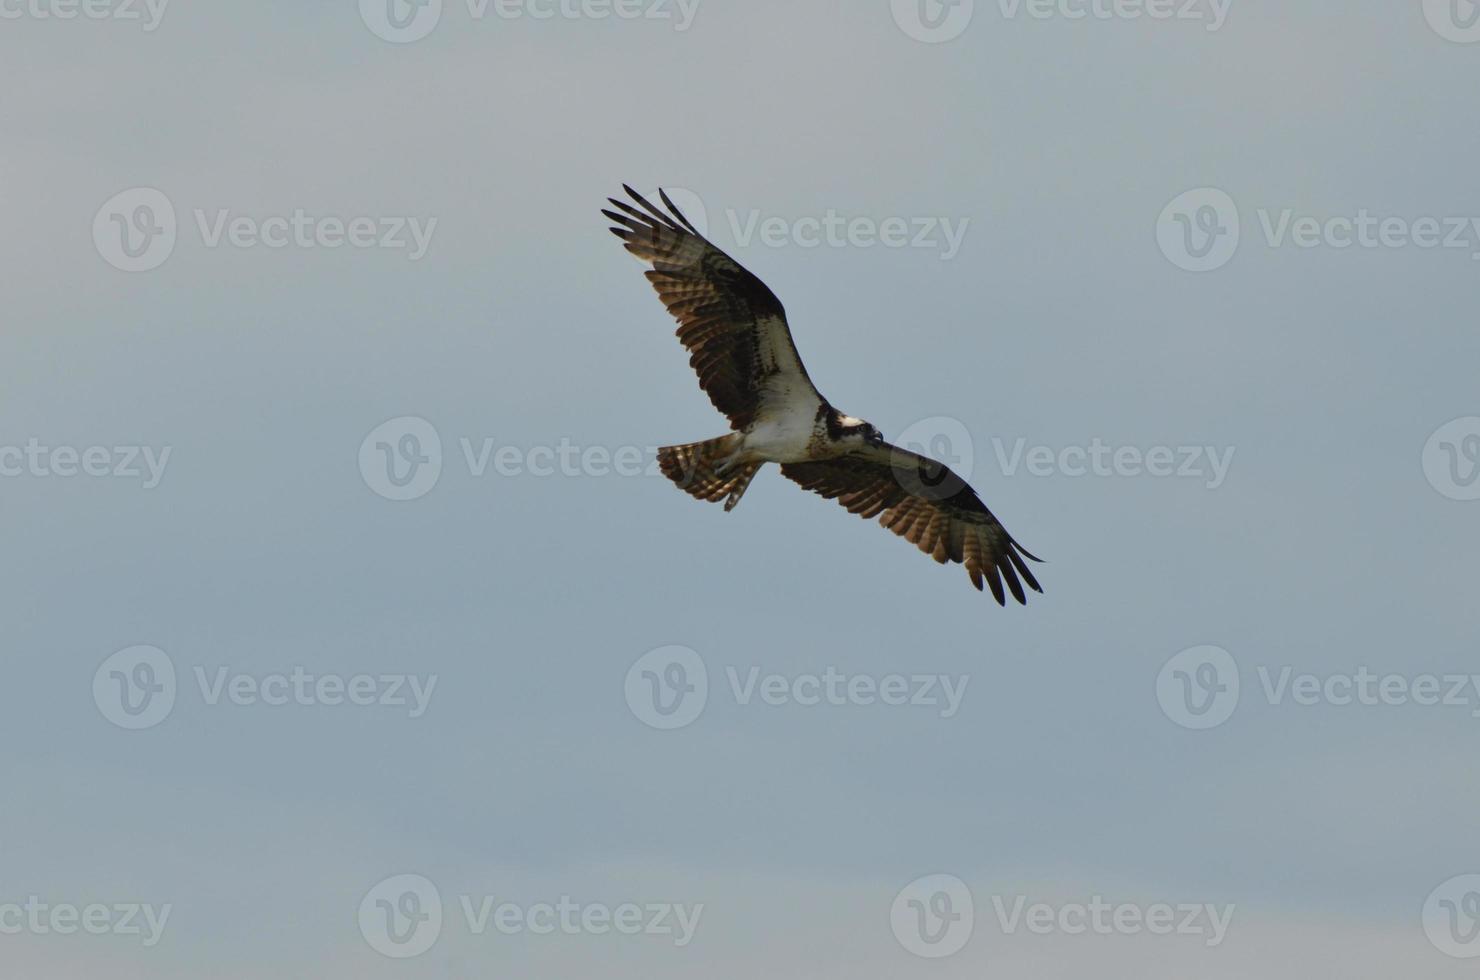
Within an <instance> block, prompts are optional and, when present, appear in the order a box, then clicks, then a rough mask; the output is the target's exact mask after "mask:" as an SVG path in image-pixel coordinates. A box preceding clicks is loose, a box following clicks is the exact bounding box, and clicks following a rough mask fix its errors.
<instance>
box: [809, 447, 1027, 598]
mask: <svg viewBox="0 0 1480 980" xmlns="http://www.w3.org/2000/svg"><path fill="white" fill-rule="evenodd" d="M781 472H782V473H783V474H784V475H785V476H786V477H788V478H789V479H792V480H795V481H796V482H797V483H798V484H800V485H801V486H802V487H803V488H804V489H806V490H811V491H813V492H815V493H818V494H821V495H822V496H824V497H826V498H828V499H829V500H836V501H837V502H838V503H840V504H842V505H843V506H844V507H846V508H848V510H849V512H850V513H854V514H857V515H859V516H860V517H865V518H869V517H878V518H879V523H880V524H882V525H883V526H884V527H887V528H888V529H889V530H891V531H893V532H894V533H895V534H897V535H899V536H900V537H902V538H904V539H905V540H906V541H910V542H912V543H914V544H915V545H916V546H917V547H918V548H919V549H920V550H921V551H923V552H925V553H926V554H928V555H930V556H932V557H933V558H934V559H935V560H936V561H938V562H941V563H945V562H947V561H951V562H958V563H961V564H964V565H965V566H966V573H967V574H968V575H970V576H971V583H972V584H973V585H975V586H976V588H977V590H978V591H980V590H981V589H982V586H983V584H984V583H985V584H986V585H987V586H988V587H990V588H991V590H992V595H993V596H994V597H996V599H997V602H998V603H999V604H1001V605H1006V604H1007V596H1006V592H1011V593H1012V596H1013V598H1014V599H1016V600H1017V601H1018V602H1020V603H1023V604H1026V603H1027V594H1026V593H1025V592H1024V590H1023V585H1024V583H1026V584H1027V586H1028V588H1030V589H1032V590H1033V591H1035V592H1042V591H1043V589H1042V588H1040V587H1039V585H1038V580H1037V579H1035V578H1034V577H1033V573H1032V572H1031V571H1029V570H1028V566H1027V564H1026V563H1025V562H1024V561H1023V559H1024V558H1027V559H1030V560H1032V561H1038V560H1039V559H1037V558H1034V557H1033V555H1031V554H1030V553H1029V552H1027V551H1026V550H1024V549H1023V547H1022V546H1021V545H1019V544H1018V543H1017V542H1016V541H1014V540H1013V539H1012V535H1010V534H1008V533H1007V529H1006V528H1004V527H1003V526H1002V524H1001V522H999V521H998V520H997V518H995V517H993V516H992V512H991V511H989V510H987V507H986V505H985V504H983V503H982V501H981V498H980V497H978V496H977V495H976V491H974V490H972V489H971V487H969V486H967V484H966V481H964V480H962V479H961V478H960V477H958V476H956V474H955V473H953V472H952V471H951V470H950V468H949V467H947V466H945V465H944V464H942V463H937V462H936V461H935V460H933V459H927V458H926V457H924V456H920V455H919V454H917V453H912V452H909V451H908V450H905V449H900V448H898V447H897V446H891V445H888V444H885V445H883V446H879V447H877V448H874V449H869V450H865V451H861V452H857V453H851V454H849V455H847V456H842V457H839V458H838V459H829V460H819V461H816V462H808V463H783V464H782V466H781ZM1004 581H1005V582H1006V584H1007V588H1006V590H1005V591H1004V589H1003V582H1004Z"/></svg>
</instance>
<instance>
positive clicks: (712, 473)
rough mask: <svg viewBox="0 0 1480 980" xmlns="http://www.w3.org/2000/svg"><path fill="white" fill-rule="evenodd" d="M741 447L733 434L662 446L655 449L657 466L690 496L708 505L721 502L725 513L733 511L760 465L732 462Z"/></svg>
mask: <svg viewBox="0 0 1480 980" xmlns="http://www.w3.org/2000/svg"><path fill="white" fill-rule="evenodd" d="M740 448H741V436H740V434H739V433H736V432H732V433H730V434H729V435H726V436H720V437H719V438H718V439H707V440H705V441H704V442H690V443H686V444H685V445H682V446H664V447H662V448H661V449H659V450H658V466H659V468H661V469H662V470H663V475H664V476H666V477H668V479H670V480H672V481H673V482H674V484H676V485H677V486H678V488H679V489H680V490H682V491H684V492H685V493H687V494H689V495H690V496H693V497H697V498H699V499H700V500H707V501H709V502H711V503H718V502H719V501H721V500H723V501H724V502H725V510H727V511H729V510H734V509H735V505H736V504H738V503H739V502H740V497H741V496H742V495H743V494H744V493H745V489H746V487H749V486H750V481H751V480H752V479H754V478H755V475H756V473H758V472H759V471H760V468H761V466H762V465H763V464H762V463H741V462H737V461H734V460H733V456H734V454H735V453H737V452H738V451H739V450H740Z"/></svg>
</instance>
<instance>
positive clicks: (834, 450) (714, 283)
mask: <svg viewBox="0 0 1480 980" xmlns="http://www.w3.org/2000/svg"><path fill="white" fill-rule="evenodd" d="M622 187H623V189H624V190H626V192H627V193H628V194H629V195H631V197H632V200H633V201H634V202H636V204H637V205H638V206H639V207H640V210H639V207H633V206H632V205H631V204H627V203H626V202H623V201H618V200H617V199H615V198H608V200H609V201H610V202H611V203H612V206H613V207H615V208H616V209H617V210H616V211H608V210H603V211H602V212H601V213H602V214H604V215H606V216H607V217H608V218H610V219H611V220H612V221H613V222H614V223H615V224H616V227H613V228H612V229H611V231H612V233H613V234H615V235H616V236H617V237H618V238H620V239H621V240H622V242H623V243H624V244H625V245H626V248H627V251H629V252H631V253H632V254H634V255H636V256H637V257H638V258H639V259H642V260H643V261H644V262H645V263H650V264H651V265H652V269H651V270H650V271H649V272H648V273H647V277H648V280H649V281H650V282H651V283H652V284H653V286H654V288H656V289H657V291H658V296H659V298H660V299H662V301H663V304H664V305H665V306H666V307H667V308H668V312H669V313H671V314H672V315H673V316H674V318H675V319H676V320H678V339H679V340H680V341H682V343H683V345H684V347H685V348H687V349H688V351H689V354H690V359H689V363H690V364H691V365H693V368H694V370H695V371H697V372H698V374H699V385H700V387H702V388H703V389H704V391H705V393H707V394H708V395H709V400H710V401H711V402H713V403H714V407H715V408H717V409H719V410H720V411H721V412H723V413H724V414H725V415H726V416H728V417H729V420H730V428H731V430H732V431H731V432H730V433H729V434H727V435H723V436H720V437H719V438H718V439H709V440H707V441H705V442H694V443H689V444H687V445H683V446H665V447H663V448H662V449H659V450H658V463H659V465H660V466H661V468H662V470H663V473H664V475H665V476H667V477H668V478H669V479H670V480H672V481H673V482H674V483H675V484H677V485H678V486H679V487H680V488H681V489H682V490H684V491H685V492H687V493H689V494H690V495H692V496H694V497H697V498H699V499H700V500H708V501H713V502H718V501H721V500H723V501H724V502H725V510H726V511H728V510H731V509H732V508H733V507H734V506H735V505H736V504H737V503H739V502H740V497H741V495H743V494H744V493H745V490H746V488H747V487H749V486H750V481H751V480H752V479H754V478H755V475H756V473H757V472H758V471H759V470H760V468H761V467H762V466H764V465H765V464H766V463H779V464H780V465H781V473H782V475H783V476H785V477H787V478H788V479H790V480H794V481H795V482H796V483H798V484H800V485H801V486H802V487H803V488H804V489H807V490H812V491H814V492H816V493H819V494H821V495H822V496H823V497H826V498H828V499H829V500H836V501H838V503H840V504H842V505H843V506H844V507H846V508H848V510H849V511H850V512H851V513H854V514H857V515H859V516H860V517H864V518H871V517H878V518H879V523H880V524H882V525H883V526H884V527H886V528H888V529H889V530H891V531H893V532H894V533H895V534H897V535H899V536H900V537H902V538H905V539H906V540H908V541H911V542H913V543H914V544H915V545H917V546H918V547H919V548H920V550H921V551H923V552H925V553H926V554H928V555H930V556H932V557H933V558H934V559H935V560H936V561H938V562H940V563H942V564H944V563H945V562H947V561H952V562H959V563H961V564H964V565H965V566H966V573H967V574H968V575H969V576H971V583H972V584H973V585H975V586H976V588H977V591H981V590H982V586H983V585H984V584H985V585H987V586H989V587H990V588H991V590H992V595H993V596H995V597H996V599H997V602H998V603H999V604H1000V605H1006V604H1007V599H1006V593H1005V592H1004V590H1003V581H1004V580H1005V581H1006V583H1007V591H1010V592H1011V593H1012V595H1013V598H1015V599H1016V600H1017V601H1018V602H1020V603H1026V602H1027V599H1026V596H1025V593H1024V591H1023V585H1024V584H1025V583H1026V585H1027V586H1028V588H1030V589H1033V590H1034V591H1035V592H1042V591H1043V589H1042V588H1040V587H1039V585H1038V581H1037V580H1036V579H1035V578H1033V573H1032V572H1030V571H1029V570H1028V566H1027V565H1026V564H1025V563H1024V561H1023V559H1024V558H1027V559H1030V560H1032V561H1039V560H1040V559H1038V558H1035V557H1034V556H1033V555H1032V554H1030V553H1029V552H1028V551H1026V550H1025V549H1024V548H1023V547H1022V546H1021V545H1019V544H1018V543H1017V542H1016V541H1014V540H1013V538H1012V535H1010V534H1008V533H1007V529H1006V528H1004V527H1003V526H1002V524H1001V522H999V521H998V520H997V518H995V517H993V516H992V512H991V511H989V510H987V508H986V505H985V504H983V503H982V502H981V498H979V497H978V496H977V495H976V493H975V491H973V490H972V489H971V487H969V486H967V484H966V482H965V481H964V480H962V479H961V478H960V477H958V476H956V474H955V473H952V472H951V470H950V469H949V468H947V467H946V466H945V465H944V464H943V463H939V462H936V461H935V460H933V459H929V458H927V457H924V456H921V455H919V454H917V453H913V452H910V451H908V450H906V449H901V448H899V447H898V446H892V445H890V444H889V443H887V442H885V441H884V437H883V436H882V435H880V434H879V430H878V429H876V428H874V427H873V426H872V425H870V424H869V423H867V422H865V421H864V420H863V419H856V418H853V417H852V416H849V415H844V414H842V413H841V412H839V411H838V410H837V409H835V408H833V407H832V405H831V404H829V402H828V400H827V399H826V398H824V397H822V395H821V394H819V393H818V391H817V389H816V388H815V387H813V385H812V380H811V378H809V377H808V376H807V369H806V368H805V367H803V366H802V359H801V357H800V355H798V354H797V349H796V344H795V343H793V342H792V339H791V328H790V327H788V326H787V323H786V312H785V311H784V310H783V309H782V307H781V301H780V300H778V299H777V298H776V295H775V294H774V293H772V292H771V290H770V289H768V288H766V284H765V283H763V282H761V281H760V280H759V279H757V278H756V277H755V276H754V275H752V274H751V273H749V272H747V271H746V270H745V269H744V268H743V267H742V266H741V265H740V264H739V263H738V262H736V261H735V260H734V259H732V258H730V257H729V256H728V255H726V254H725V253H724V252H722V251H720V250H719V249H718V248H715V247H714V245H712V244H711V243H710V242H709V241H707V240H706V239H705V238H704V236H703V235H701V234H699V231H698V229H696V228H695V227H694V226H693V225H692V224H690V223H689V220H688V219H687V218H685V217H684V216H683V213H682V212H680V211H679V210H678V208H677V207H675V206H674V204H673V202H672V201H671V200H670V199H669V198H668V195H667V194H666V193H664V192H663V191H661V190H659V192H658V193H659V195H660V197H661V198H662V201H663V203H664V205H666V206H667V208H668V212H669V213H666V214H665V213H664V212H663V211H662V210H660V209H659V208H657V207H654V206H653V205H652V204H650V203H648V201H647V200H645V199H644V198H643V197H642V195H640V194H638V193H637V192H636V191H634V190H633V189H632V188H631V187H628V186H627V185H625V184H623V185H622Z"/></svg>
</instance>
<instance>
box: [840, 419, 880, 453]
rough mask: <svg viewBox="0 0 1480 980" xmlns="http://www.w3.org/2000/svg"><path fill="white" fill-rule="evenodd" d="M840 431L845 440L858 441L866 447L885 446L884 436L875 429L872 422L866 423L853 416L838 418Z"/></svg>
mask: <svg viewBox="0 0 1480 980" xmlns="http://www.w3.org/2000/svg"><path fill="white" fill-rule="evenodd" d="M838 430H839V433H838V434H839V436H840V437H841V438H843V439H848V440H857V441H858V442H860V443H862V444H863V445H865V446H882V445H884V434H883V433H881V432H880V431H879V430H878V429H876V428H874V425H873V423H872V422H865V421H864V420H863V419H856V418H854V417H853V416H851V415H840V416H838Z"/></svg>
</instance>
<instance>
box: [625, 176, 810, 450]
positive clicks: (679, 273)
mask: <svg viewBox="0 0 1480 980" xmlns="http://www.w3.org/2000/svg"><path fill="white" fill-rule="evenodd" d="M622 187H623V189H624V190H625V191H626V192H627V193H628V194H630V195H631V196H632V200H634V201H635V202H637V204H639V205H641V210H639V209H638V208H635V207H633V206H632V205H630V204H627V203H625V202H623V201H618V200H617V199H615V198H609V199H608V200H610V201H611V203H612V205H613V207H615V208H617V210H616V211H608V210H603V211H602V212H601V213H602V214H604V215H606V216H607V217H608V218H610V219H611V220H612V221H613V222H615V223H616V227H614V228H612V234H614V235H616V236H617V237H618V238H620V239H622V241H623V242H624V243H625V244H626V246H627V251H629V252H631V253H632V254H633V255H636V256H637V257H638V258H640V259H642V260H643V261H645V262H650V263H652V266H653V268H652V271H650V272H648V273H647V277H648V280H649V281H650V282H652V284H653V287H654V288H655V289H657V291H658V296H659V298H660V299H662V300H663V305H664V306H666V307H668V312H669V313H672V314H673V316H674V318H675V319H676V320H678V339H679V340H680V341H682V342H683V345H684V347H685V348H687V349H688V351H689V354H690V357H689V363H690V364H691V365H693V367H694V370H695V371H697V372H698V374H699V385H700V387H702V388H703V389H704V391H705V392H706V393H707V394H708V395H709V400H710V401H711V402H713V403H714V407H715V408H717V409H719V410H720V411H721V412H723V413H724V414H725V415H727V416H729V419H730V424H731V425H732V426H733V427H734V428H736V429H743V428H745V427H746V426H748V425H749V424H750V423H751V422H752V421H754V419H755V416H756V414H757V412H759V411H760V410H761V409H762V408H763V407H765V406H767V405H768V404H775V405H777V406H778V407H780V406H782V405H784V404H788V403H792V402H791V400H792V399H794V398H797V397H801V398H803V399H809V400H814V401H812V404H818V403H820V402H821V401H822V396H821V395H819V394H818V393H817V389H816V388H815V387H813V385H812V380H811V379H810V378H808V377H807V369H806V368H804V367H803V366H802V359H801V357H800V356H799V355H798V354H797V349H796V345H795V344H793V343H792V339H791V329H790V328H789V327H788V326H787V325H786V311H785V310H784V309H782V307H781V301H780V300H779V299H777V298H776V294H775V293H773V292H771V290H770V289H768V288H766V284H765V283H763V282H761V281H760V280H759V279H757V278H756V277H755V276H753V275H751V274H750V273H749V272H747V271H746V270H745V268H744V267H742V266H741V265H740V263H738V262H736V261H735V260H734V259H732V258H730V257H729V256H728V255H726V254H725V253H724V252H721V251H720V250H719V249H717V248H715V247H714V246H713V245H712V244H710V243H709V242H708V241H707V240H705V238H704V236H703V235H700V234H699V232H698V230H697V229H695V228H694V226H693V225H691V224H690V223H689V220H688V219H687V218H685V217H684V216H683V214H682V212H680V211H679V210H678V208H676V207H674V206H673V202H672V201H671V200H669V199H668V195H667V194H664V193H663V192H662V191H659V192H658V193H659V194H660V195H661V196H662V198H663V203H664V204H665V205H667V207H668V210H669V211H670V212H671V213H670V214H664V213H663V212H662V211H661V210H659V209H658V208H656V207H654V206H653V205H651V204H649V203H648V202H647V201H646V200H645V199H643V197H642V195H640V194H638V193H637V192H636V191H634V190H633V189H632V188H630V187H628V186H627V185H626V184H623V185H622Z"/></svg>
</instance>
